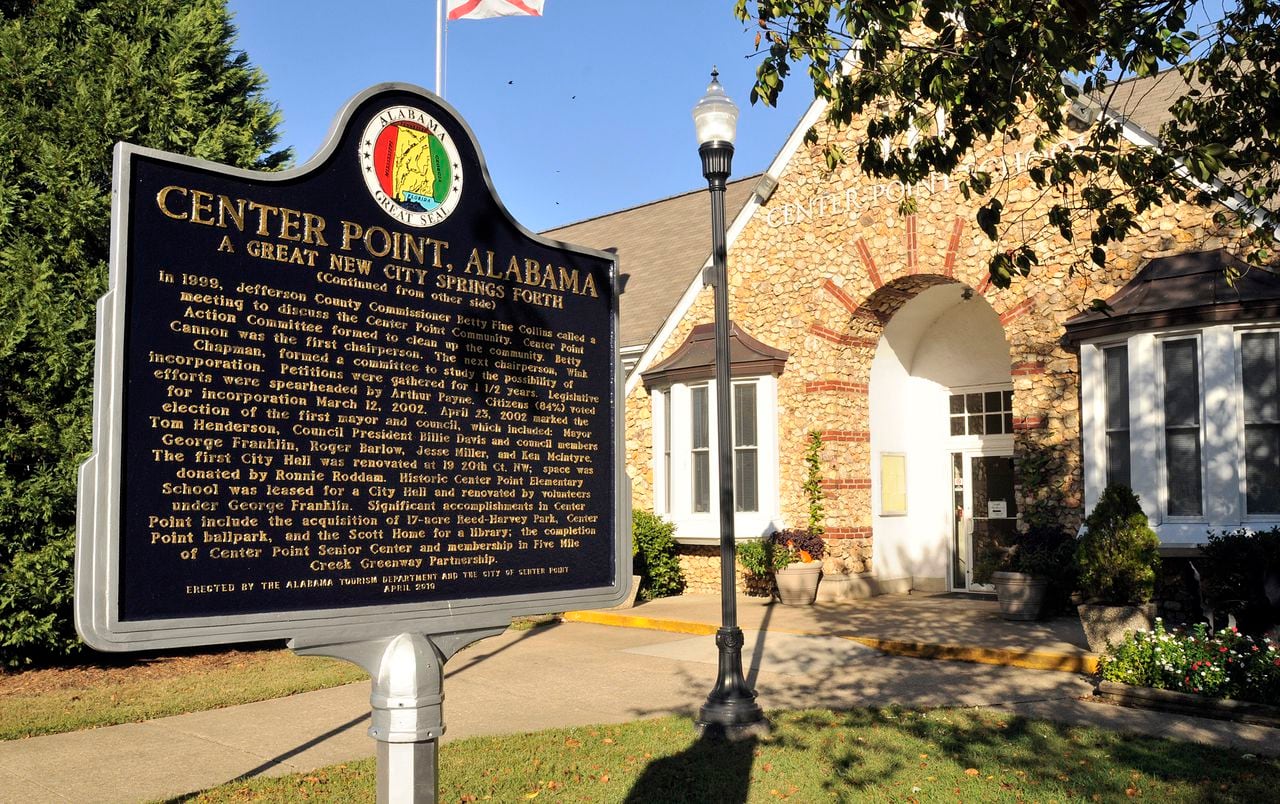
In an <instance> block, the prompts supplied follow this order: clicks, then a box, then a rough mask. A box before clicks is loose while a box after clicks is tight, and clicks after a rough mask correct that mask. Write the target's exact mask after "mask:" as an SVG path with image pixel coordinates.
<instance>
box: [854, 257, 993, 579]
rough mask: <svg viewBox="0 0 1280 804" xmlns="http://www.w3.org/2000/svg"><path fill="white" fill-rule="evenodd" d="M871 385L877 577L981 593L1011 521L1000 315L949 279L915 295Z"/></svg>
mask: <svg viewBox="0 0 1280 804" xmlns="http://www.w3.org/2000/svg"><path fill="white" fill-rule="evenodd" d="M868 385H869V387H868V397H869V407H870V410H869V414H870V416H869V418H870V431H871V443H870V457H871V463H872V465H871V481H872V489H871V491H872V493H871V516H872V530H873V539H874V542H875V545H876V547H875V554H874V556H875V557H874V568H875V573H876V576H877V578H879V579H882V580H883V581H890V582H894V585H895V586H898V587H901V586H904V585H905V584H906V583H907V582H909V583H910V587H909V588H912V589H918V590H924V591H947V590H966V591H988V590H989V589H990V586H989V581H990V573H991V571H992V570H993V569H994V568H995V567H994V562H995V560H996V559H997V557H998V556H999V550H998V546H999V545H1000V544H1005V543H1007V541H1008V538H1009V536H1011V535H1012V534H1013V533H1014V532H1016V522H1017V515H1018V511H1017V505H1016V498H1015V494H1014V471H1013V454H1014V435H1013V429H1014V426H1013V422H1014V417H1013V384H1012V376H1011V372H1010V358H1009V344H1008V343H1007V342H1006V339H1005V334H1004V330H1003V328H1002V326H1001V323H1000V317H999V315H998V314H997V313H996V312H995V310H993V309H992V307H991V305H990V304H989V303H988V302H987V300H986V299H985V298H983V297H982V296H981V295H978V294H975V293H973V292H972V291H971V290H970V289H969V288H968V287H966V286H964V285H962V284H959V283H957V282H954V281H949V282H946V283H945V284H935V285H934V286H932V287H928V288H925V289H924V290H921V291H920V292H919V293H918V294H916V295H915V296H914V297H912V298H911V299H910V300H908V301H906V302H905V303H903V304H902V305H901V307H899V308H898V309H897V310H896V311H895V312H894V313H893V315H892V317H891V318H890V319H889V320H888V321H887V322H886V323H885V325H884V329H883V331H882V333H881V336H880V338H879V341H878V343H877V345H876V349H875V356H874V358H873V360H872V364H871V376H870V382H869V384H868Z"/></svg>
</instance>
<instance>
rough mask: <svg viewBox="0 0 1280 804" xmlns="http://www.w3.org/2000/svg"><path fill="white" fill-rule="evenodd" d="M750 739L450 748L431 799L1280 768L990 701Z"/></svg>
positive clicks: (544, 738) (1039, 797) (1012, 785)
mask: <svg viewBox="0 0 1280 804" xmlns="http://www.w3.org/2000/svg"><path fill="white" fill-rule="evenodd" d="M773 718H774V725H775V730H774V734H773V735H772V737H771V738H769V739H768V740H766V741H762V742H744V743H739V744H716V743H702V742H699V741H697V740H695V738H694V734H693V725H692V723H691V722H690V720H688V719H687V718H677V717H669V718H661V719H657V720H644V721H637V722H634V723H628V724H625V725H620V726H597V727H592V728H577V729H552V730H548V731H542V732H537V733H534V734H523V735H514V736H507V737H488V738H474V739H469V740H460V741H458V742H453V743H447V744H445V745H444V746H443V747H442V748H441V755H440V779H441V784H440V801H441V802H475V801H500V802H519V801H529V800H543V801H557V802H561V801H567V802H593V803H595V802H634V803H635V804H648V803H649V802H659V803H661V804H670V803H671V802H698V803H699V804H704V803H705V802H776V801H780V800H791V801H796V802H815V801H847V802H863V801H901V802H913V801H914V802H932V801H946V802H955V801H975V802H976V801H981V802H998V801H1008V802H1019V801H1041V802H1049V801H1059V802H1066V801H1085V802H1088V801H1105V802H1111V801H1127V800H1129V799H1132V798H1142V799H1147V800H1156V801H1161V802H1204V801H1215V802H1217V801H1222V802H1230V801H1239V802H1251V803H1252V802H1259V801H1274V800H1275V791H1276V790H1277V789H1278V788H1280V763H1277V762H1276V761H1274V760H1269V759H1254V758H1245V757H1242V756H1241V755H1240V754H1239V753H1236V752H1229V751H1221V750H1216V749H1209V748H1204V747H1201V746H1196V745H1191V744H1187V743H1177V742H1172V741H1166V740H1161V739H1156V738H1150V737H1130V736H1123V735H1118V734H1114V733H1111V732H1108V731H1104V730H1101V729H1094V728H1078V727H1071V726H1064V725H1059V724H1055V723H1049V722H1045V721H1036V720H1023V719H1019V718H1009V717H1007V716H1004V715H1002V714H1000V713H996V712H991V711H988V710H973V709H966V710H957V709H937V710H928V711H910V710H900V709H885V710H866V709H859V710H854V711H842V712H832V711H829V710H810V711H801V712H783V713H775V714H774V716H773ZM374 775H375V768H374V764H373V761H372V760H368V761H362V762H355V763H348V764H344V765H335V766H332V767H328V768H324V769H321V770H317V771H314V772H311V773H305V774H298V775H292V776H285V777H278V778H273V779H254V780H250V781H243V782H234V783H231V784H227V785H224V786H222V787H219V788H216V789H214V790H210V791H206V792H205V793H202V794H199V795H196V796H192V797H190V798H188V799H185V800H187V801H195V802H201V804H208V803H211V802H243V801H268V802H270V801H279V802H292V801H298V800H303V799H305V800H307V801H332V802H355V801H373V800H374Z"/></svg>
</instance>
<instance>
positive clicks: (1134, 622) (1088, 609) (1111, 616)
mask: <svg viewBox="0 0 1280 804" xmlns="http://www.w3.org/2000/svg"><path fill="white" fill-rule="evenodd" d="M1076 611H1077V612H1079V614H1080V625H1081V627H1082V628H1084V638H1085V639H1086V640H1087V641H1088V643H1089V650H1091V651H1093V652H1094V653H1102V652H1103V651H1104V650H1106V649H1107V645H1119V644H1120V643H1121V642H1122V641H1124V635H1125V634H1127V633H1129V632H1130V631H1150V630H1151V626H1152V624H1153V623H1154V622H1155V620H1156V606H1155V604H1154V603H1145V604H1143V605H1140V606H1106V605H1081V606H1078V607H1076Z"/></svg>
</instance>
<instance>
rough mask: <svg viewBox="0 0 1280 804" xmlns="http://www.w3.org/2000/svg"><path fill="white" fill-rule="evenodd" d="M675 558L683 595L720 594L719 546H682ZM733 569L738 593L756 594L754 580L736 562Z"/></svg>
mask: <svg viewBox="0 0 1280 804" xmlns="http://www.w3.org/2000/svg"><path fill="white" fill-rule="evenodd" d="M676 558H678V559H679V560H680V571H681V572H683V573H684V584H685V585H684V591H685V594H687V595H718V594H720V545H710V544H705V545H704V544H684V545H681V546H680V550H679V552H678V553H677V554H676ZM734 567H735V569H736V572H735V577H736V579H737V580H736V582H735V588H736V589H737V590H738V592H745V593H748V594H752V593H757V592H758V591H759V583H753V581H755V580H756V579H754V578H753V577H752V576H749V575H747V574H746V573H745V572H743V569H742V565H741V564H738V563H737V562H736V561H735V562H734Z"/></svg>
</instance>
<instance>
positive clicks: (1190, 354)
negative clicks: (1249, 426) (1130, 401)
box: [1162, 338, 1204, 517]
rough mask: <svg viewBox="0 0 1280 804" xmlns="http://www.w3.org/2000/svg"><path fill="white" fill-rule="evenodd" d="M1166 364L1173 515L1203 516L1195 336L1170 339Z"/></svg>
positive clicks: (1166, 428)
mask: <svg viewBox="0 0 1280 804" xmlns="http://www.w3.org/2000/svg"><path fill="white" fill-rule="evenodd" d="M1162 357H1163V360H1162V362H1163V365H1164V459H1165V465H1164V472H1165V497H1166V502H1165V505H1166V510H1167V511H1168V513H1169V516H1195V517H1198V516H1202V515H1203V512H1204V503H1203V498H1204V489H1203V482H1202V479H1201V469H1200V467H1201V462H1200V444H1201V434H1200V357H1199V342H1198V341H1197V340H1196V339H1195V338H1179V339H1177V340H1167V341H1165V342H1164V344H1163V347H1162Z"/></svg>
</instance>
